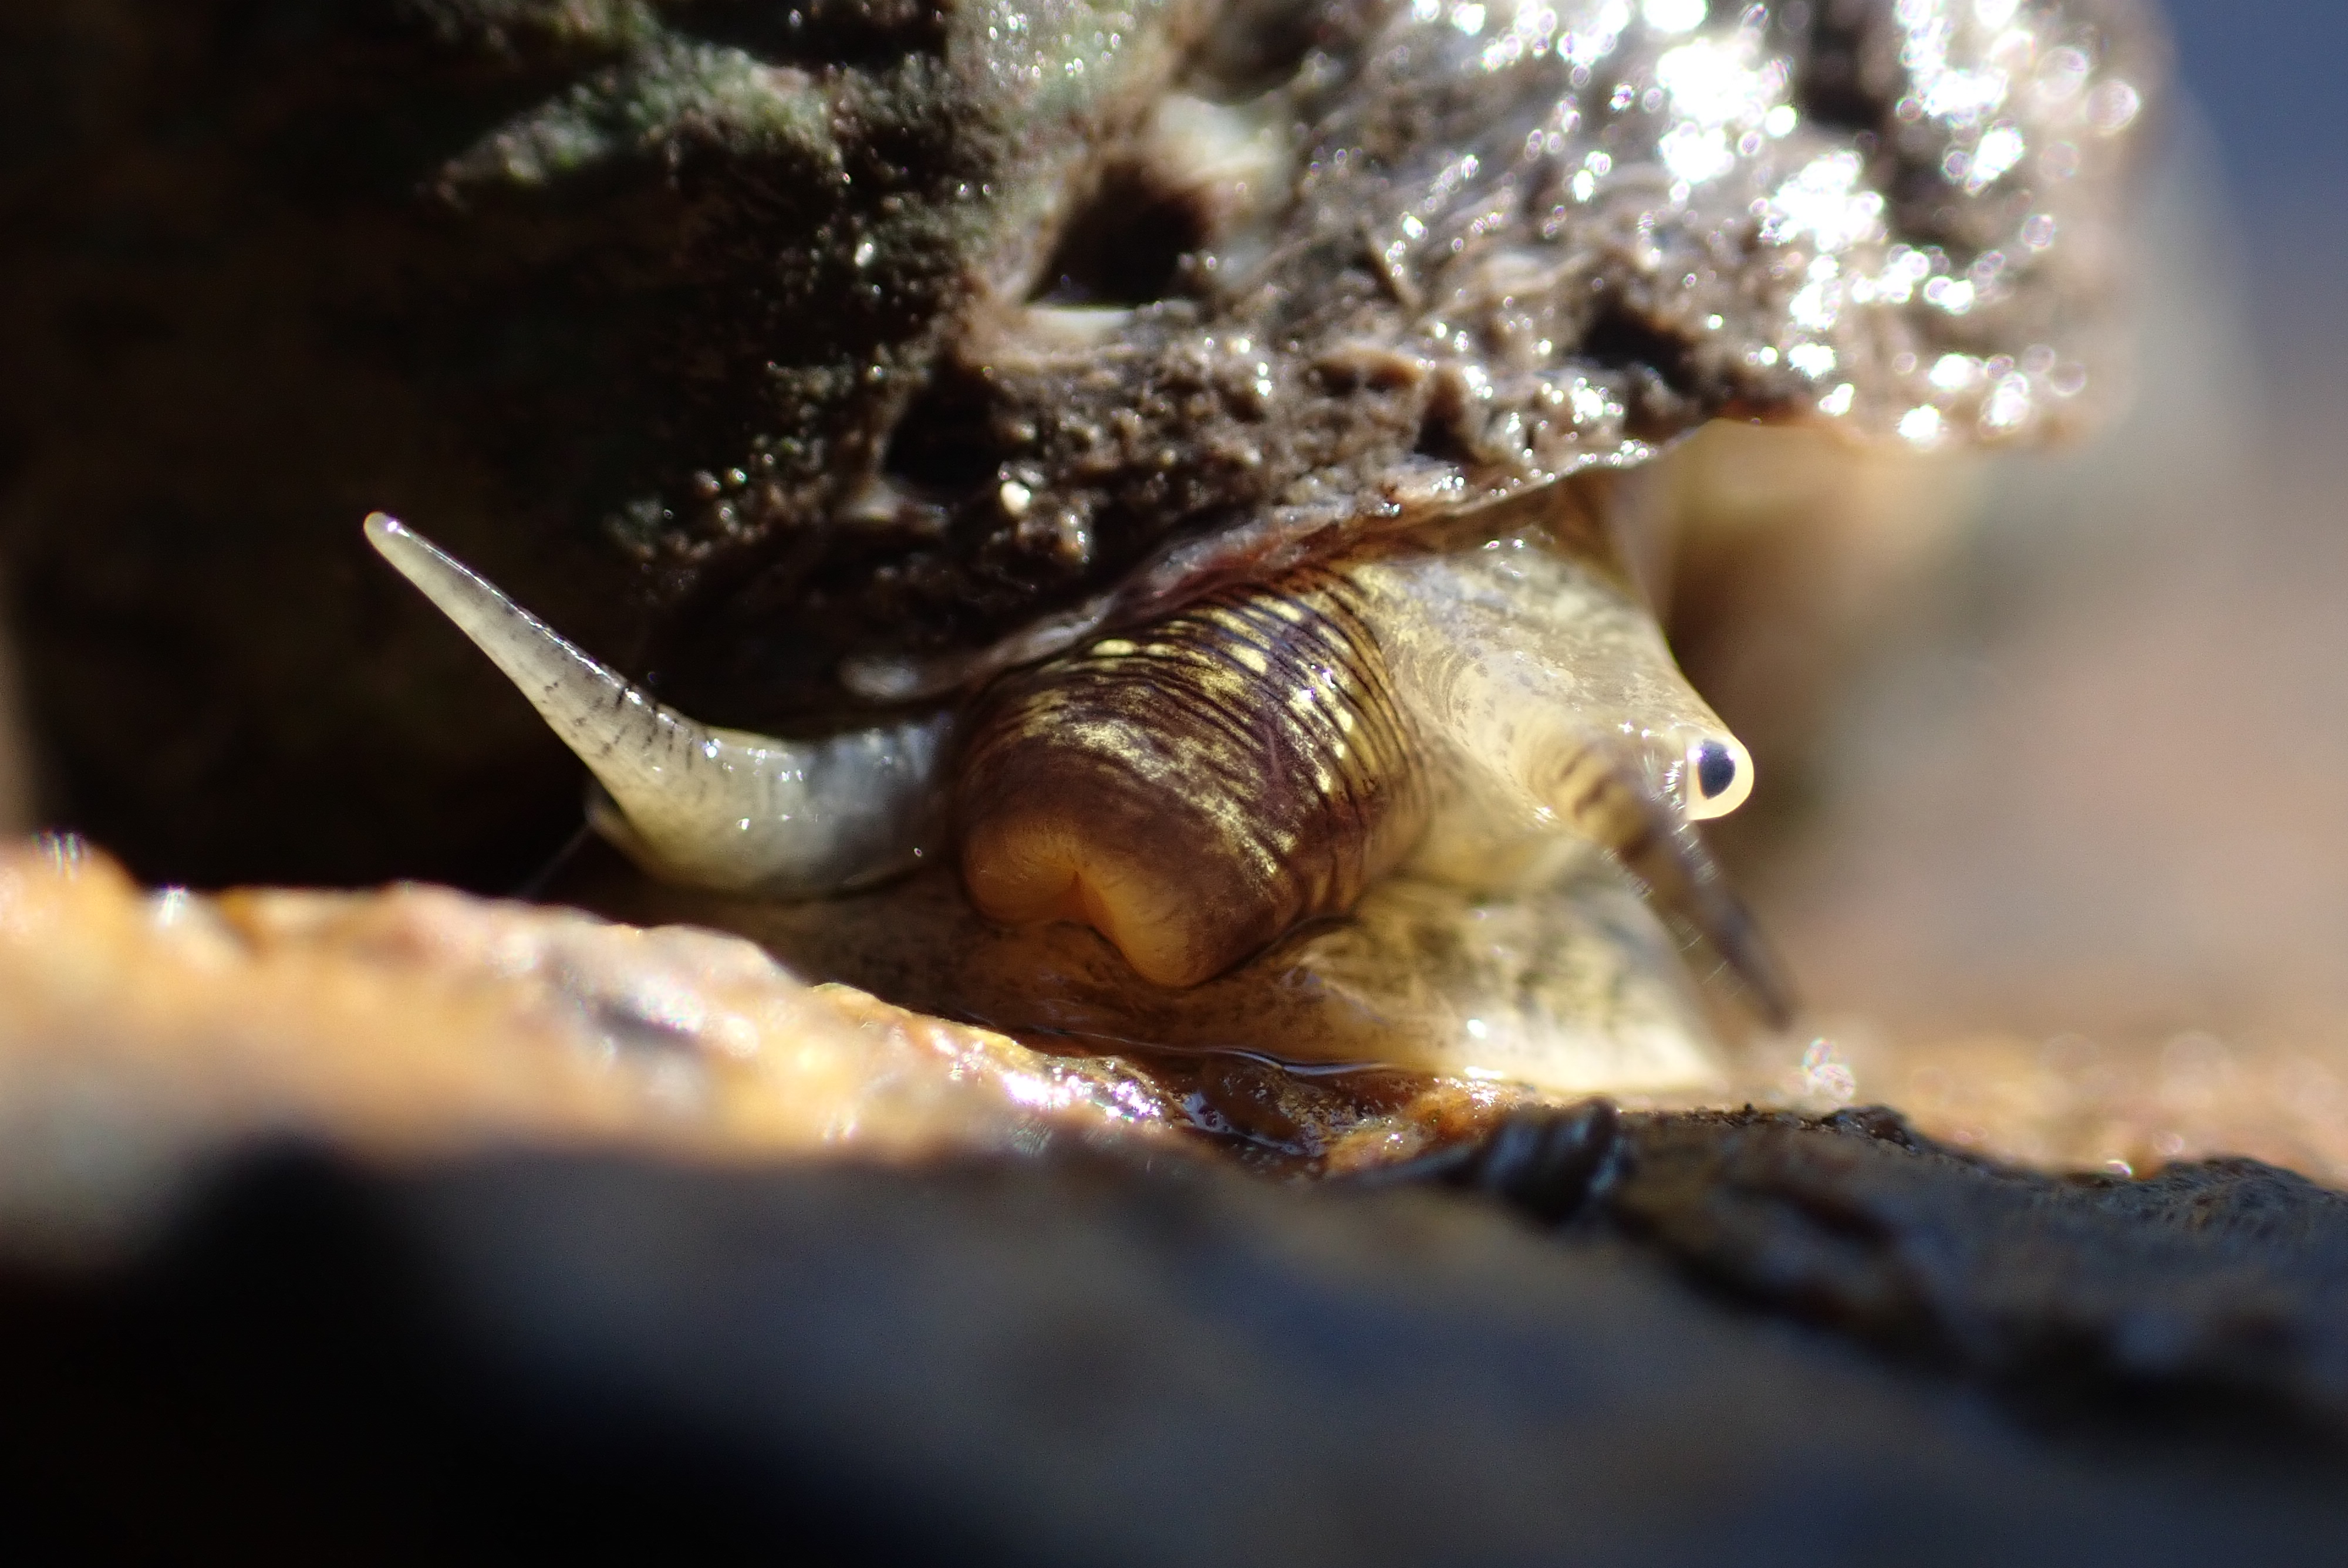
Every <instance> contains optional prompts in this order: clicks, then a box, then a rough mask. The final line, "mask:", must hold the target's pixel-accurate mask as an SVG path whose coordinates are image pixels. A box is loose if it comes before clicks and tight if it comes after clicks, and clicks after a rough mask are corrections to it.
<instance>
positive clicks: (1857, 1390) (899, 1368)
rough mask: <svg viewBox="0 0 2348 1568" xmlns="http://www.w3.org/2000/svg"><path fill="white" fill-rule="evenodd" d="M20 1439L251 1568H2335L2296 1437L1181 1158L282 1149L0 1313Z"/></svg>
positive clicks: (94, 1485) (1454, 1220)
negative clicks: (2015, 1409) (2072, 1406)
mask: <svg viewBox="0 0 2348 1568" xmlns="http://www.w3.org/2000/svg"><path fill="white" fill-rule="evenodd" d="M1705 1125H1707V1124H1691V1127H1690V1135H1691V1136H1699V1137H1700V1136H1701V1135H1702V1128H1703V1127H1704V1126H1705ZM1709 1125H1711V1126H1712V1127H1713V1130H1714V1132H1717V1130H1718V1128H1717V1124H1709ZM1818 1136H1820V1137H1821V1138H1823V1139H1825V1140H1827V1141H1834V1140H1840V1139H1845V1138H1847V1137H1850V1136H1853V1135H1850V1134H1845V1133H1841V1132H1833V1131H1830V1130H1829V1131H1827V1132H1822V1133H1819V1134H1818ZM0 1395H5V1398H6V1399H7V1401H8V1408H9V1409H10V1411H11V1414H12V1419H11V1421H10V1422H9V1429H8V1435H7V1437H6V1438H5V1452H6V1454H7V1463H6V1465H5V1474H6V1476H7V1478H8V1481H9V1482H10V1483H11V1485H12V1490H13V1491H14V1495H13V1496H12V1497H11V1504H12V1513H11V1517H12V1518H13V1519H15V1520H16V1521H17V1522H18V1523H19V1525H20V1527H23V1528H30V1527H32V1526H34V1525H35V1524H36V1523H50V1522H63V1523H65V1524H67V1525H69V1526H71V1527H72V1528H73V1529H74V1530H75V1532H76V1533H77V1539H79V1540H82V1541H86V1542H90V1543H91V1544H92V1546H93V1547H104V1546H119V1547H127V1548H137V1547H140V1546H145V1545H149V1544H151V1543H153V1542H168V1543H170V1546H171V1547H172V1548H173V1549H174V1550H180V1551H185V1550H191V1549H193V1548H195V1547H198V1546H203V1547H218V1548H225V1549H229V1550H234V1551H237V1552H240V1553H243V1554H245V1555H246V1556H247V1557H248V1558H250V1557H252V1556H255V1555H259V1556H264V1557H270V1558H274V1557H277V1556H301V1555H305V1554H306V1555H307V1556H309V1557H311V1558H313V1559H314V1558H316V1557H318V1556H322V1555H323V1556H341V1555H343V1554H345V1553H348V1552H350V1551H354V1550H366V1551H371V1552H373V1553H376V1555H377V1557H378V1558H379V1559H381V1560H389V1561H413V1560H419V1559H423V1558H426V1557H429V1558H431V1559H432V1560H434V1561H449V1560H452V1559H454V1560H460V1561H461V1560H470V1559H473V1558H487V1557H493V1556H497V1555H499V1554H500V1553H506V1554H510V1553H512V1552H514V1551H516V1550H517V1549H519V1548H518V1543H527V1544H528V1547H529V1549H530V1550H532V1551H546V1550H550V1549H552V1550H575V1551H580V1552H582V1553H586V1554H588V1555H591V1556H598V1557H604V1556H610V1555H612V1554H613V1553H623V1552H627V1553H657V1554H664V1555H685V1556H693V1557H695V1558H698V1559H700V1560H710V1559H712V1558H722V1559H731V1558H733V1557H736V1556H748V1555H751V1554H753V1553H756V1554H757V1555H758V1556H761V1557H768V1556H773V1555H776V1554H778V1553H793V1554H797V1555H802V1556H808V1557H811V1558H815V1559H818V1560H824V1561H834V1562H850V1563H865V1562H934V1561H938V1560H940V1559H942V1558H949V1557H950V1558H952V1559H953V1560H954V1561H958V1562H976V1563H1085V1562H1111V1561H1113V1562H1120V1563H1124V1562H1131V1563H1230V1562H1234V1561H1241V1562H1278V1563H1297V1564H1314V1563H1371V1564H1378V1563H1397V1564H1400V1563H1429V1562H1445V1563H1522V1562H1533V1561H1539V1562H1558V1561H1568V1562H1585V1561H1586V1562H1602V1563H1630V1564H1647V1563H1653V1564H1664V1563H1712V1562H1734V1563H1756V1564H1761V1563H1788V1564H1791V1563H1804V1564H1813V1563H1853V1564H1857V1563H1883V1562H1886V1561H1893V1562H1915V1563H1982V1562H1996V1563H2013V1564H2024V1565H2029V1564H2040V1563H2044V1564H2050V1565H2051V1564H2056V1563H2062V1564H2080V1563H2091V1564H2103V1563H2110V1564H2121V1563H2127V1564H2136V1565H2143V1564H2162V1563H2199V1562H2209V1561H2221V1560H2222V1561H2240V1560H2252V1561H2258V1562H2261V1563H2318V1562H2328V1561H2332V1560H2333V1559H2334V1557H2335V1555H2336V1546H2337V1542H2338V1540H2339V1539H2340V1535H2341V1532H2342V1531H2343V1528H2348V1512H2343V1509H2348V1505H2343V1502H2342V1501H2341V1499H2342V1497H2343V1491H2342V1490H2341V1486H2340V1475H2341V1460H2340V1457H2339V1453H2338V1450H2336V1449H2329V1448H2326V1447H2323V1446H2322V1445H2320V1444H2310V1443H2308V1442H2306V1441H2304V1440H2298V1439H2294V1438H2293V1437H2292V1436H2291V1434H2289V1433H2287V1432H2281V1431H2277V1430H2273V1429H2265V1430H2261V1429H2259V1428H2256V1427H2249V1428H2245V1427H2241V1426H2233V1427H2225V1426H2220V1427H2219V1428H2218V1429H2214V1430H2213V1429H2211V1428H2209V1426H2207V1425H2206V1424H2201V1425H2197V1424H2195V1423H2194V1422H2192V1421H2189V1420H2178V1419H2172V1418H2170V1417H2168V1416H2167V1415H2164V1414H2163V1413H2162V1412H2159V1411H2157V1410H2156V1411H2152V1412H2148V1413H2147V1412H2145V1411H2141V1410H2137V1409H2115V1410H2113V1411H2110V1412H2108V1413H2107V1415H2106V1419H2100V1420H2089V1421H2085V1422H2081V1423H2075V1424H2073V1425H2071V1426H2069V1427H2067V1428H2065V1429H2064V1430H2056V1431H2049V1430H2043V1429H2041V1428H2039V1427H2036V1426H2034V1425H2032V1424H2030V1423H2027V1422H2024V1421H2020V1420H2017V1419H2014V1418H2013V1415H2012V1414H2011V1413H2010V1412H2009V1411H2007V1410H2006V1409H2003V1408H2001V1407H2000V1406H1999V1405H1997V1404H1996V1403H1994V1402H1993V1401H1988V1400H1984V1399H1982V1397H1981V1396H1980V1395H1979V1394H1978V1393H1976V1392H1974V1391H1972V1390H1971V1389H1968V1388H1967V1387H1966V1386H1965V1385H1964V1384H1963V1383H1962V1381H1961V1380H1956V1379H1951V1378H1943V1377H1936V1376H1929V1375H1921V1374H1918V1373H1915V1372H1913V1371H1909V1370H1903V1369H1901V1368H1899V1367H1897V1366H1895V1365H1893V1364H1890V1363H1888V1362H1886V1361H1883V1360H1881V1359H1879V1358H1874V1357H1871V1356H1869V1355H1865V1354H1861V1353H1859V1351H1858V1350H1857V1349H1856V1348H1854V1347H1853V1346H1851V1345H1850V1344H1849V1343H1848V1342H1846V1341H1842V1340H1839V1339H1838V1338H1837V1337H1835V1336H1832V1335H1830V1334H1827V1333H1823V1332H1820V1331H1818V1330H1814V1329H1804V1328H1797V1327H1790V1326H1788V1325H1787V1324H1784V1323H1782V1322H1778V1321H1773V1320H1771V1319H1770V1318H1767V1317H1760V1316H1756V1315H1754V1314H1752V1313H1750V1312H1746V1311H1741V1310H1737V1309H1734V1308H1731V1307H1725V1306H1723V1305H1721V1304H1720V1303H1719V1302H1718V1301H1717V1300H1716V1299H1707V1298H1706V1297H1705V1296H1702V1295H1699V1294H1697V1293H1694V1292H1692V1291H1691V1290H1689V1289H1688V1288H1687V1287H1686V1286H1684V1285H1683V1284H1682V1283H1681V1282H1680V1281H1679V1280H1678V1279H1677V1278H1676V1277H1675V1276H1674V1274H1673V1271H1672V1270H1670V1269H1669V1268H1666V1267H1663V1266H1658V1264H1657V1262H1656V1261H1655V1260H1654V1259H1653V1257H1652V1256H1649V1255H1643V1253H1642V1252H1641V1251H1640V1250H1638V1249H1637V1248H1634V1247H1632V1246H1628V1245H1624V1244H1622V1243H1621V1242H1619V1241H1613V1240H1609V1239H1606V1238H1605V1237H1603V1236H1602V1235H1601V1236H1591V1235H1569V1236H1565V1237H1560V1236H1558V1235H1551V1234H1545V1233H1543V1232H1541V1231H1539V1230H1537V1229H1535V1228H1533V1227H1530V1226H1528V1225H1522V1224H1520V1223H1518V1222H1515V1221H1512V1220H1510V1219H1509V1218H1508V1217H1506V1216H1505V1215H1503V1214H1500V1213H1498V1212H1497V1211H1495V1210H1493V1209H1492V1208H1490V1207H1489V1206H1488V1205H1486V1204H1480V1203H1477V1202H1474V1201H1471V1200H1466V1199H1460V1198H1455V1197H1443V1196H1437V1195H1434V1194H1415V1193H1386V1194H1350V1195H1341V1194H1336V1193H1334V1192H1333V1191H1331V1190H1328V1189H1318V1190H1313V1189H1300V1188H1293V1187H1282V1186H1278V1185H1272V1184H1262V1183H1259V1182H1256V1181H1252V1180H1250V1179H1248V1178H1245V1177H1242V1176H1240V1175H1238V1174H1236V1173H1228V1172H1217V1171H1214V1170H1212V1169H1208V1168H1202V1167H1198V1166H1195V1165H1191V1164H1189V1163H1184V1164H1183V1165H1181V1166H1180V1167H1179V1168H1170V1169H1169V1168H1160V1169H1157V1170H1154V1171H1152V1170H1143V1169H1138V1168H1135V1167H1133V1166H1129V1165H1125V1164H1121V1163H1097V1162H1082V1161H1080V1162H1076V1163H1068V1162H1066V1161H1065V1160H1045V1161H1033V1160H1020V1161H1013V1162H1010V1163H993V1162H989V1163H959V1164H951V1165H946V1166H941V1167H933V1168H931V1169H927V1170H921V1171H908V1170H901V1169H900V1170H876V1169H872V1168H867V1167H860V1166H856V1165H852V1164H850V1165H841V1164H834V1165H829V1166H818V1167H808V1166H788V1167H782V1168H772V1169H767V1170H764V1171H747V1170H735V1171H731V1172H725V1171H711V1170H693V1169H679V1168H675V1167H673V1166H662V1165H658V1164H648V1163H641V1162H636V1161H631V1160H626V1159H615V1158H598V1157H579V1156H574V1157H545V1156H514V1157H506V1158H493V1159H488V1160H472V1161H466V1162H460V1163H455V1164H451V1165H447V1166H443V1167H439V1168H437V1169H434V1170H432V1171H429V1172H426V1173H416V1174H411V1175H407V1176H404V1177H396V1178H386V1177H382V1176H379V1175H374V1174H367V1173H360V1172H356V1171H354V1170H352V1169H350V1168H349V1167H347V1166H342V1165H337V1164H333V1163H326V1162H323V1161H320V1160H319V1159H317V1158H316V1157H314V1156H293V1157H288V1156H284V1155H280V1156H276V1157H273V1158H269V1159H264V1160H263V1161H260V1162H258V1163H245V1164H243V1165H242V1166H240V1167H238V1168H235V1169H233V1170H232V1171H229V1172H227V1173H223V1175H222V1177H221V1181H220V1183H219V1184H217V1185H216V1186H215V1187H214V1188H213V1189H212V1190H211V1193H210V1194H209V1196H208V1197H207V1198H206V1200H205V1201H204V1202H202V1203H201V1204H197V1205H195V1206H193V1207H191V1208H190V1209H189V1210H187V1211H186V1212H185V1214H183V1216H182V1218H181V1220H180V1224H179V1225H178V1226H177V1227H176V1228H175V1229H174V1231H173V1232H172V1233H171V1234H170V1236H169V1237H168V1238H167V1240H166V1242H165V1244H164V1245H161V1246H160V1247H159V1248H158V1249H156V1250H155V1251H153V1252H152V1253H150V1254H149V1255H147V1256H145V1257H144V1258H142V1259H141V1260H139V1261H138V1262H137V1263H136V1264H134V1265H131V1266H126V1267H120V1268H118V1269H115V1270H112V1271H109V1272H103V1273H98V1274H89V1273H82V1274H76V1275H60V1274H56V1273H47V1274H41V1275H33V1274H28V1273H26V1271H24V1270H23V1269H21V1268H19V1269H15V1270H13V1271H10V1272H7V1273H6V1274H5V1275H0ZM163 1456H168V1458H169V1462H157V1461H158V1460H159V1459H160V1458H161V1457H163ZM126 1475H136V1476H138V1477H139V1478H140V1479H139V1489H138V1492H137V1501H136V1506H132V1505H129V1503H128V1502H127V1501H125V1500H124V1499H123V1497H122V1495H121V1490H120V1488H121V1481H120V1478H122V1477H124V1476H126Z"/></svg>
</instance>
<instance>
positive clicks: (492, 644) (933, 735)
mask: <svg viewBox="0 0 2348 1568" xmlns="http://www.w3.org/2000/svg"><path fill="white" fill-rule="evenodd" d="M366 537H367V539H368V542H369V543H371V544H373V545H374V546H375V548H376V550H377V551H379V552H380V553H381V554H382V556H383V558H384V559H386V560H387V561H389V562H390V563H391V564H392V565H393V566H394V567H395V568H396V569H398V570H399V572H400V574H401V575H402V576H404V577H406V578H407V579H408V581H410V582H412V583H414V584H415V585H416V586H417V588H418V589H421V590H422V591H423V593H424V595H425V597H426V598H427V599H429V600H431V601H432V602H433V603H434V604H435V605H436V606H438V608H439V610H441V612H442V613H443V614H445V615H447V616H448V619H449V620H453V621H455V622H456V623H457V626H458V630H462V631H463V632H464V633H465V635H466V636H468V637H469V638H471V639H472V640H473V641H474V643H475V644H476V645H477V646H479V649H480V650H481V651H482V652H484V653H486V654H488V655H489V658H490V660H491V661H493V662H494V663H495V664H496V665H497V666H498V668H499V670H501V671H504V672H505V674H506V676H507V678H508V679H509V680H510V681H512V682H513V683H514V684H515V685H516V686H517V687H519V688H520V691H521V693H522V695H523V696H525V697H527V698H529V699H530V705H531V706H532V707H535V708H536V709H537V710H538V712H539V713H540V716H541V717H542V718H544V719H545V720H546V722H547V724H548V725H549V726H550V727H551V729H552V730H553V731H554V733H555V734H556V735H557V736H559V737H560V738H561V741H562V743H564V744H565V745H567V746H569V747H570V748H571V749H572V751H573V752H575V753H578V755H579V758H580V760H581V761H582V762H583V763H585V764H587V766H588V769H589V771H591V772H592V774H594V775H595V779H596V783H597V785H598V786H599V787H598V789H597V791H596V793H595V794H593V795H592V797H591V802H590V808H589V814H590V820H591V821H592V823H593V824H594V825H595V827H596V830H597V831H598V832H600V833H601V834H602V835H603V836H604V837H605V838H607V839H609V840H611V841H612V842H613V844H614V845H617V846H618V847H619V848H621V849H622V850H623V851H625V852H626V853H627V855H628V856H629V857H630V858H632V859H633V860H634V861H635V862H636V863H637V864H638V865H639V866H642V867H643V868H644V870H645V871H647V872H649V873H651V874H652V875H654V876H659V877H661V878H663V879H664V880H667V881H673V882H678V883H683V884H685V885H686V886H700V887H711V888H717V889H721V890H724V891H727V892H755V893H761V894H765V895H768V896H771V897H810V896H816V895H821V894H825V893H831V892H837V891H839V889H841V888H844V887H852V886H857V885H859V884H860V883H863V882H869V881H871V880H874V879H876V878H879V877H882V876H889V875H891V873H894V872H898V871H901V870H904V869H906V868H907V867H909V866H913V865H915V864H918V862H919V861H920V859H921V858H922V855H923V852H924V850H925V848H926V847H927V845H928V843H929V842H932V840H931V839H929V838H928V836H927V835H930V834H932V833H933V832H934V831H935V829H936V827H937V822H938V812H937V809H936V804H937V803H936V794H935V785H934V783H933V781H934V778H935V776H936V774H937V770H938V765H939V763H940V761H941V760H942V757H943V756H944V754H945V753H946V750H947V747H948V745H949V743H950V740H951V736H952V733H953V715H952V714H951V713H943V712H939V713H928V714H923V715H922V716H920V717H917V718H912V719H908V720H904V721H901V722H899V723H892V724H882V725H875V726H873V727H871V728H869V729H863V730H857V731H851V732H849V733H845V734H840V735H836V736H831V737H828V738H826V739H823V740H820V741H808V742H793V741H782V740H775V739H771V738H769V737H766V736H761V735H753V734H747V733H742V732H740V731H735V730H722V729H715V728H712V727H711V726H709V725H706V724H702V723H696V722H695V721H694V720H691V719H688V718H686V717H685V716H684V715H683V714H681V713H678V712H675V711H674V710H672V709H670V708H668V707H665V706H664V705H663V704H661V703H660V702H655V701H654V700H653V698H652V697H650V696H649V695H647V694H646V693H645V692H644V690H643V689H642V688H640V687H638V686H636V685H634V684H633V683H631V682H627V681H624V680H623V679H621V677H620V676H618V675H617V674H615V673H614V672H613V671H611V670H609V669H607V668H606V667H605V666H603V665H602V664H601V663H599V662H597V661H595V660H593V659H592V658H590V657H589V656H588V655H587V654H586V653H584V652H582V651H581V650H579V649H578V648H577V647H575V646H573V645H572V643H570V642H568V641H564V639H563V638H561V636H560V635H558V634H557V633H556V632H555V631H554V630H553V629H552V628H551V627H549V626H548V625H547V624H546V623H545V622H544V621H541V620H539V619H538V618H537V617H535V616H533V615H531V614H530V613H529V612H528V611H527V610H523V609H521V608H520V606H518V605H516V604H515V603H514V602H513V601H512V600H510V599H508V598H507V597H506V596H505V595H504V594H502V593H500V592H499V591H498V589H496V588H494V587H492V586H491V585H490V584H489V582H488V581H487V580H485V579H482V578H481V577H479V575H477V574H476V573H474V572H473V571H471V570H470V569H468V568H466V567H465V566H464V565H463V564H462V563H460V562H458V560H456V559H453V558H452V557H450V556H448V554H446V553H445V552H443V551H442V550H441V549H439V548H438V547H437V546H435V545H434V544H433V543H432V542H431V541H430V540H428V539H427V538H423V537H422V536H421V535H419V534H417V533H416V532H414V531H413V530H411V529H410V528H407V527H406V526H405V525H404V524H402V523H400V522H399V521H398V520H397V519H396V518H391V517H388V516H386V515H385V514H384V513H381V512H377V513H376V514H374V515H373V516H371V517H369V518H367V520H366Z"/></svg>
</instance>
